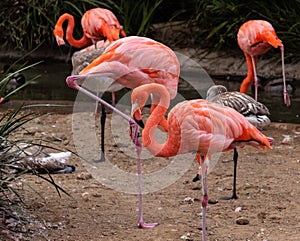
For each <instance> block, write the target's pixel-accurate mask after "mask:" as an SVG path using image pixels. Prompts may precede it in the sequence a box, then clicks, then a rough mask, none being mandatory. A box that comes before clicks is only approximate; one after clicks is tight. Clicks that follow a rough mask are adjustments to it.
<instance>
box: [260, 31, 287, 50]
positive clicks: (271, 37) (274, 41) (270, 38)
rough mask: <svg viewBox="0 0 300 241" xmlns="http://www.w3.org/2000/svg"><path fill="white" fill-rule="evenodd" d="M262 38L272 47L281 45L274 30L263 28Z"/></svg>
mask: <svg viewBox="0 0 300 241" xmlns="http://www.w3.org/2000/svg"><path fill="white" fill-rule="evenodd" d="M261 37H262V39H263V40H264V41H265V42H267V43H268V44H270V45H271V46H273V47H274V48H277V47H281V46H283V44H282V41H281V40H280V39H279V38H278V36H277V35H276V33H275V31H274V30H265V31H263V32H262V34H261Z"/></svg>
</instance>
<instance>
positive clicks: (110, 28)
mask: <svg viewBox="0 0 300 241" xmlns="http://www.w3.org/2000/svg"><path fill="white" fill-rule="evenodd" d="M65 21H68V26H67V30H66V40H67V41H68V43H69V44H70V45H71V46H73V47H75V48H83V47H87V46H89V45H91V44H92V43H93V44H94V45H95V47H96V48H97V46H96V43H97V42H98V41H100V40H107V41H108V42H113V41H115V40H117V39H119V38H120V34H121V35H122V36H123V37H126V34H125V32H124V31H123V27H122V25H120V23H119V21H118V19H117V18H116V16H115V15H114V14H113V13H112V12H111V11H110V10H108V9H104V8H92V9H90V10H88V11H86V12H85V13H84V14H83V16H82V19H81V26H82V30H83V36H82V37H81V38H80V39H79V40H77V39H74V37H73V29H74V26H75V22H74V17H73V16H72V15H70V14H68V13H65V14H63V15H61V16H60V17H59V19H58V21H57V23H56V25H55V28H54V30H53V34H54V36H55V38H56V41H57V44H58V45H64V44H65V41H64V30H63V27H62V25H63V23H64V22H65Z"/></svg>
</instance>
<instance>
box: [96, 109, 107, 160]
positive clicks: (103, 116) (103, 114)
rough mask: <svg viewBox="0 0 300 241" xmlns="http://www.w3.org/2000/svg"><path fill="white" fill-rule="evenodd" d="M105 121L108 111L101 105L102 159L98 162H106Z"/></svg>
mask: <svg viewBox="0 0 300 241" xmlns="http://www.w3.org/2000/svg"><path fill="white" fill-rule="evenodd" d="M105 121H106V110H105V106H104V105H102V104H101V118H100V124H101V157H100V160H98V161H97V162H103V161H105V154H104V131H105Z"/></svg>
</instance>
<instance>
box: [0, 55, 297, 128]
mask: <svg viewBox="0 0 300 241" xmlns="http://www.w3.org/2000/svg"><path fill="white" fill-rule="evenodd" d="M3 65H4V64H3V63H0V66H3ZM23 73H24V75H25V76H26V78H27V79H29V78H31V77H34V76H36V75H41V77H40V78H38V79H37V81H36V83H35V84H30V85H28V86H27V87H26V88H25V89H23V90H21V91H19V92H18V93H17V94H15V95H14V96H13V97H11V99H17V100H51V101H52V102H53V101H56V100H59V101H61V100H65V101H73V100H75V98H76V95H77V91H76V90H74V89H71V88H69V87H68V86H67V85H66V82H65V79H66V77H67V76H68V75H70V73H71V64H70V63H63V62H55V61H51V62H50V61H48V62H47V61H45V62H43V63H41V64H39V65H37V66H34V67H32V68H30V69H29V70H26V71H24V72H23ZM200 75H201V73H200ZM181 76H183V77H184V78H185V79H186V78H188V79H189V80H192V81H194V82H195V83H197V82H199V78H201V79H202V83H201V84H202V85H203V87H200V88H203V89H207V88H208V87H209V86H210V85H211V82H209V81H206V80H205V78H206V77H207V76H205V74H204V75H203V76H199V73H198V72H197V73H196V72H193V71H190V72H188V73H187V72H185V73H184V72H182V73H181ZM203 80H205V81H203ZM295 82H296V83H295V84H296V91H295V93H294V94H293V96H292V97H291V101H292V105H291V106H290V107H286V106H285V105H284V103H283V97H282V96H270V95H267V94H266V93H264V92H260V93H259V101H260V102H262V103H264V104H265V105H266V106H267V107H268V108H269V110H270V112H271V116H270V118H271V120H272V121H274V122H288V123H300V82H299V81H298V83H297V81H295ZM213 83H215V84H222V85H225V86H226V87H227V88H228V89H229V90H238V89H239V86H240V83H239V82H237V81H226V80H218V79H214V80H213ZM197 89H199V88H197ZM126 91H127V90H121V91H120V92H119V93H117V95H116V98H117V100H118V99H119V98H121V97H122V95H124V93H126ZM179 93H180V94H181V95H182V96H184V98H186V99H195V98H201V97H205V94H204V93H205V91H203V92H202V93H201V94H199V93H198V92H197V91H195V90H194V89H193V88H192V87H191V86H190V85H189V84H187V83H186V82H184V81H183V82H182V81H180V84H179ZM249 94H251V93H249ZM104 98H105V99H107V100H108V101H110V94H105V95H104Z"/></svg>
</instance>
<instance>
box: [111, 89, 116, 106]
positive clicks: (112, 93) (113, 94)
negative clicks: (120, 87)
mask: <svg viewBox="0 0 300 241" xmlns="http://www.w3.org/2000/svg"><path fill="white" fill-rule="evenodd" d="M111 104H112V106H116V94H115V92H111Z"/></svg>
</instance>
